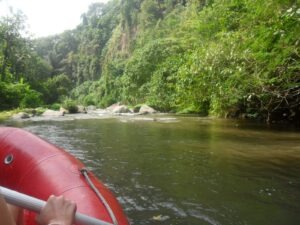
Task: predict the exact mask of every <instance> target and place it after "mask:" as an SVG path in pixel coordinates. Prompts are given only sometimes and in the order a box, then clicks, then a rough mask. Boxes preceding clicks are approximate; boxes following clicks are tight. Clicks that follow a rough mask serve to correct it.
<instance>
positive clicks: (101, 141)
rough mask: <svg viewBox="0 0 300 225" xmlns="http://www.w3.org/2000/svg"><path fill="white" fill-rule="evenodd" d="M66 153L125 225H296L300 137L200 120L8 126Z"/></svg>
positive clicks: (294, 133) (299, 209) (299, 214)
mask: <svg viewBox="0 0 300 225" xmlns="http://www.w3.org/2000/svg"><path fill="white" fill-rule="evenodd" d="M10 125H13V126H18V127H24V128H25V129H26V130H29V131H31V132H33V133H35V134H37V135H39V136H41V137H43V138H45V139H46V140H48V141H50V142H52V143H54V144H56V145H59V146H61V147H63V148H65V149H66V150H67V151H69V152H71V153H72V154H73V155H75V156H76V157H77V158H79V159H80V160H82V161H83V162H84V163H85V164H86V165H87V167H88V168H89V169H90V170H92V171H93V172H94V173H95V174H96V175H97V176H98V177H99V178H100V180H102V181H103V182H104V183H105V184H106V185H107V186H108V187H109V188H110V189H111V190H112V191H113V192H114V193H115V195H116V197H117V198H118V200H119V201H120V203H121V204H122V206H123V208H124V211H125V213H126V214H127V215H128V217H129V220H130V222H131V224H132V225H146V224H151V225H156V224H160V225H210V224H211V225H299V224H300V132H299V131H298V132H297V131H291V130H284V129H279V128H278V129H273V128H269V127H266V126H263V125H257V124H252V125H249V124H246V123H244V122H239V121H230V120H216V119H210V118H200V117H174V116H172V117H166V116H164V117H155V118H153V117H137V118H132V117H116V118H106V119H84V120H83V119H81V120H80V119H79V120H73V119H68V120H61V121H55V120H52V121H27V122H11V123H10Z"/></svg>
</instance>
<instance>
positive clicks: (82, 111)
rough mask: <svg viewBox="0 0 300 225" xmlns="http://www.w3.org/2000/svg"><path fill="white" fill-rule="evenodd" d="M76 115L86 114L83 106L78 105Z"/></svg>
mask: <svg viewBox="0 0 300 225" xmlns="http://www.w3.org/2000/svg"><path fill="white" fill-rule="evenodd" d="M77 108H78V113H87V111H86V108H85V107H84V106H83V105H78V106H77Z"/></svg>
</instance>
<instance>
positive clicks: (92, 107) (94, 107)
mask: <svg viewBox="0 0 300 225" xmlns="http://www.w3.org/2000/svg"><path fill="white" fill-rule="evenodd" d="M96 109H97V107H96V106H94V105H89V106H88V107H86V110H87V111H95V110H96Z"/></svg>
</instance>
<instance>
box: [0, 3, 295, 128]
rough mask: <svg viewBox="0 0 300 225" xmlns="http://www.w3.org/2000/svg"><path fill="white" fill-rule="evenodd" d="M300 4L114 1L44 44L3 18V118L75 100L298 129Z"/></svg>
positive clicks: (18, 22) (20, 20) (16, 19)
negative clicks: (14, 111)
mask: <svg viewBox="0 0 300 225" xmlns="http://www.w3.org/2000/svg"><path fill="white" fill-rule="evenodd" d="M299 3H300V1H299V0H111V1H109V2H108V3H107V4H102V3H95V4H92V5H91V6H90V8H89V10H88V12H86V13H85V14H83V15H82V22H81V24H80V25H79V26H78V27H77V28H76V29H74V30H70V31H65V32H64V33H62V34H60V35H56V36H50V37H45V38H40V39H36V40H30V39H28V38H27V39H26V38H23V37H22V36H21V33H22V30H23V25H24V17H23V16H22V15H20V14H18V15H14V16H12V17H9V18H7V17H6V18H1V20H0V98H1V102H0V109H2V110H4V109H10V108H16V107H35V106H39V105H43V104H47V105H50V104H53V103H57V102H62V101H66V100H69V99H72V100H74V101H76V102H77V103H78V104H84V105H97V106H101V107H105V106H108V105H110V104H112V103H115V102H122V103H124V104H130V105H136V104H140V103H147V104H149V105H151V106H153V107H154V108H156V109H158V110H160V111H164V112H183V113H200V114H203V115H208V114H211V115H217V116H226V117H247V118H255V119H260V120H265V121H267V122H273V121H293V122H294V121H295V122H297V123H299V118H300V63H299V56H300V55H299V54H300V53H299V46H300V39H299V37H300V36H299V33H300V26H299V24H300V6H299V5H300V4H299ZM66 13H67V12H66Z"/></svg>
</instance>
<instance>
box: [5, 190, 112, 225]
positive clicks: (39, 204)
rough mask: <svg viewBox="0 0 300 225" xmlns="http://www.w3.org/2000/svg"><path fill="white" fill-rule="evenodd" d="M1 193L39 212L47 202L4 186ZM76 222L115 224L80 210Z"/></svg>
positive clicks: (10, 199) (93, 224)
mask: <svg viewBox="0 0 300 225" xmlns="http://www.w3.org/2000/svg"><path fill="white" fill-rule="evenodd" d="M0 194H1V195H2V196H3V197H4V199H5V200H6V202H8V203H10V204H12V205H16V206H19V207H21V208H24V209H28V210H30V211H34V212H37V213H39V212H40V211H41V209H42V208H43V207H44V205H45V204H46V202H45V201H43V200H40V199H37V198H34V197H31V196H29V195H25V194H22V193H19V192H16V191H13V190H10V189H8V188H4V187H2V186H0ZM75 222H77V223H80V224H85V225H113V224H111V223H108V222H105V221H103V220H99V219H96V218H93V217H90V216H87V215H84V214H81V213H78V212H76V214H75Z"/></svg>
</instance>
